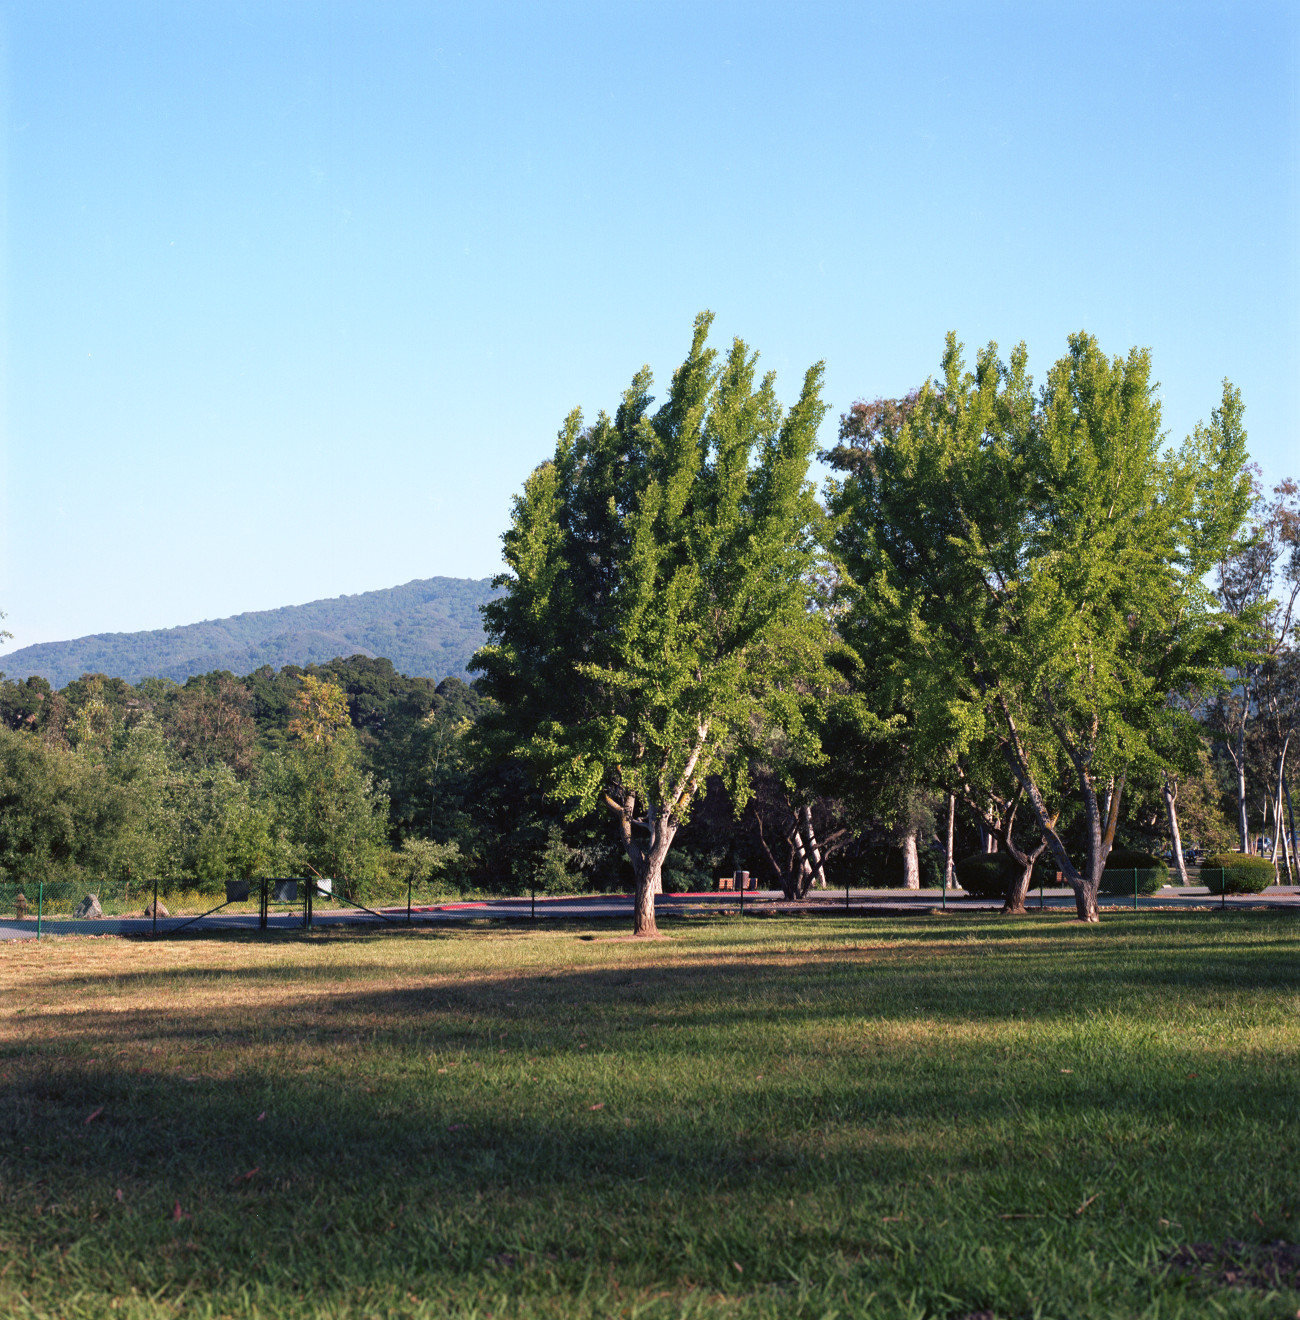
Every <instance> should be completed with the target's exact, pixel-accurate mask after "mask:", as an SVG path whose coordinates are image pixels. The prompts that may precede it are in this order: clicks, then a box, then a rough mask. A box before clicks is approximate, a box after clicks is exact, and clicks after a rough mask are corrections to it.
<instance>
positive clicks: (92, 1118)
mask: <svg viewBox="0 0 1300 1320" xmlns="http://www.w3.org/2000/svg"><path fill="white" fill-rule="evenodd" d="M103 1112H104V1106H103V1105H100V1107H99V1108H98V1109H92V1110H91V1111H90V1113H88V1114H87V1115H86V1120H85V1121H86V1123H93V1122H94V1121H95V1120H96V1119H97V1118H98V1117H99V1116H100V1114H102V1113H103Z"/></svg>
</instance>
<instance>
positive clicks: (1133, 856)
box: [1101, 848, 1169, 895]
mask: <svg viewBox="0 0 1300 1320" xmlns="http://www.w3.org/2000/svg"><path fill="white" fill-rule="evenodd" d="M1134 871H1136V872H1137V891H1138V893H1139V894H1155V893H1158V892H1159V891H1160V889H1161V888H1163V886H1165V885H1167V884H1168V883H1169V867H1168V866H1167V865H1166V864H1165V862H1164V861H1163V860H1162V859H1161V858H1159V857H1157V856H1155V854H1154V853H1148V852H1140V851H1139V850H1138V849H1136V848H1112V849H1111V850H1110V856H1109V857H1107V858H1106V869H1105V870H1104V871H1103V872H1102V873H1101V892H1102V893H1103V894H1112V895H1114V894H1132V892H1133V872H1134Z"/></svg>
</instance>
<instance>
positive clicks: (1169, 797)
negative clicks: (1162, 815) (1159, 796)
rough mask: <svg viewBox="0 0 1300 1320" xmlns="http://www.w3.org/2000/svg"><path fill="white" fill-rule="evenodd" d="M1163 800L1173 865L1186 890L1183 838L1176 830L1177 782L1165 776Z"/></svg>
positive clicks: (1177, 829)
mask: <svg viewBox="0 0 1300 1320" xmlns="http://www.w3.org/2000/svg"><path fill="white" fill-rule="evenodd" d="M1162 792H1163V794H1164V799H1165V811H1166V812H1168V814H1169V840H1170V842H1171V843H1172V844H1173V849H1174V863H1175V865H1176V866H1177V867H1178V881H1179V883H1180V884H1181V885H1182V886H1183V887H1184V888H1186V886H1187V885H1188V883H1189V882H1188V879H1187V862H1186V860H1185V859H1184V857H1183V836H1182V833H1181V831H1180V830H1179V828H1178V805H1177V803H1178V780H1176V779H1171V778H1170V777H1169V776H1168V775H1166V776H1165V782H1164V787H1163V789H1162Z"/></svg>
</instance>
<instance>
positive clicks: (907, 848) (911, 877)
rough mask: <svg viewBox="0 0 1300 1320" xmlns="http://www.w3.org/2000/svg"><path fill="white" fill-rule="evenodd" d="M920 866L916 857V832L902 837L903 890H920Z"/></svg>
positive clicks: (908, 832)
mask: <svg viewBox="0 0 1300 1320" xmlns="http://www.w3.org/2000/svg"><path fill="white" fill-rule="evenodd" d="M920 887H921V864H920V862H919V860H918V859H917V856H916V831H915V830H908V831H907V833H906V834H905V835H903V888H904V889H920Z"/></svg>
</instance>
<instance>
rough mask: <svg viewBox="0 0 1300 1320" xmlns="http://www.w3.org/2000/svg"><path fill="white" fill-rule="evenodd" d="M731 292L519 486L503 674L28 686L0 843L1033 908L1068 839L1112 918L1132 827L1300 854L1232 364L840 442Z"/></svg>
mask: <svg viewBox="0 0 1300 1320" xmlns="http://www.w3.org/2000/svg"><path fill="white" fill-rule="evenodd" d="M709 320H710V319H709V317H708V316H702V317H700V318H699V319H698V320H697V323H696V327H695V333H694V337H693V340H692V344H691V349H690V352H689V354H688V356H687V358H686V360H685V361H684V362H683V364H682V366H681V367H679V368H678V370H677V372H676V373H674V376H673V379H672V382H671V384H670V387H669V389H668V392H667V395H666V397H665V399H664V401H663V403H662V404H661V405H660V406H659V407H658V408H654V407H652V404H653V399H652V397H651V393H650V390H651V384H652V382H651V379H650V375H649V372H648V370H643V371H642V372H640V373H638V374H637V376H636V377H635V378H634V379H633V382H632V384H631V386H630V387H629V389H628V391H627V392H626V393H625V394H624V396H623V398H622V400H621V401H620V403H619V405H618V407H617V408H616V409H615V411H614V412H613V414H612V415H611V414H606V413H600V414H598V416H597V417H596V419H595V420H594V421H592V422H590V423H588V422H586V421H585V420H584V419H583V417H582V415H581V414H580V413H577V412H575V413H573V414H572V415H570V417H569V418H568V419H567V420H566V421H565V423H564V426H563V427H562V429H561V431H560V434H559V437H558V440H557V444H556V448H555V451H554V454H553V456H552V457H551V459H549V460H548V461H547V462H544V463H543V464H541V466H539V467H538V468H537V469H536V471H535V472H534V473H533V474H532V476H531V477H530V478H529V479H528V481H527V483H526V484H525V487H524V489H523V491H522V492H521V494H520V495H519V496H518V498H517V499H516V501H515V506H514V509H513V513H512V517H511V524H510V527H509V528H508V530H507V531H506V533H505V535H504V538H503V539H504V546H505V560H506V565H507V571H506V572H505V573H504V574H502V575H501V577H499V578H498V579H497V581H496V583H495V585H496V587H497V588H498V592H499V594H498V595H497V596H496V598H495V599H494V600H492V601H490V602H489V603H488V604H487V605H486V606H485V607H484V609H483V613H484V618H485V624H486V632H487V644H486V645H485V646H484V648H483V649H482V650H481V651H480V652H479V653H478V655H477V656H476V657H475V660H474V662H473V670H474V672H475V673H476V674H477V677H476V678H475V679H474V681H473V682H472V683H470V684H467V683H465V682H463V681H461V680H460V679H457V678H447V679H444V680H443V681H442V682H440V683H437V684H435V683H434V682H433V681H432V680H429V679H423V678H411V677H407V676H404V675H402V674H400V673H398V672H397V671H396V670H395V669H394V667H393V665H392V664H391V663H390V662H389V661H387V660H382V659H381V660H374V659H369V658H367V657H363V656H353V657H351V658H350V659H336V660H333V661H331V662H329V663H328V664H322V665H308V666H306V667H305V668H300V667H297V666H293V665H288V666H285V667H284V668H281V669H279V670H274V669H272V668H271V667H269V666H266V667H263V668H261V669H258V670H256V671H254V672H253V673H251V674H248V675H246V676H242V677H240V676H236V675H234V674H232V673H229V672H224V671H222V672H215V673H210V674H205V675H201V676H197V677H194V678H191V679H189V680H188V681H187V682H185V683H184V684H178V683H175V682H172V681H170V680H166V679H157V678H150V679H145V680H143V681H142V682H139V683H136V684H129V683H127V682H125V681H123V680H122V679H119V678H113V677H110V676H106V675H102V674H100V675H86V676H84V677H82V678H80V679H78V680H76V681H75V682H72V683H69V684H67V685H66V686H64V687H62V688H60V689H57V690H56V689H54V688H52V687H51V686H50V684H48V683H46V682H45V681H44V680H42V679H39V678H29V679H25V680H13V679H5V680H3V681H2V682H0V871H2V872H3V873H4V874H5V875H6V876H7V877H10V878H14V879H18V880H20V881H22V882H24V883H33V882H35V881H36V880H37V879H40V878H46V879H55V878H68V879H77V880H84V881H85V882H86V883H87V884H88V885H89V884H90V883H92V882H93V881H94V880H95V879H96V878H98V877H106V878H114V879H117V880H121V881H124V882H129V883H137V882H138V883H140V884H142V885H143V884H145V883H147V882H151V881H152V880H153V878H155V877H157V878H159V879H160V880H162V881H163V882H165V883H170V884H195V885H206V884H211V885H217V884H219V882H220V881H221V880H223V879H226V878H235V877H244V876H256V875H265V874H309V873H315V874H318V875H322V876H330V877H334V878H336V879H338V880H341V881H342V882H343V884H344V885H345V887H347V888H349V889H350V890H351V892H352V893H353V894H354V895H357V896H362V897H364V894H365V893H366V892H367V890H368V889H369V890H373V891H375V892H378V889H379V888H380V887H382V886H383V885H385V884H392V883H394V882H402V881H403V880H404V879H405V878H418V879H419V880H420V881H421V882H425V881H432V880H435V879H436V880H438V881H439V882H440V883H442V884H444V885H446V886H448V887H461V888H469V887H473V888H477V889H485V890H509V891H519V890H520V889H522V888H527V887H528V886H530V885H534V884H535V885H536V886H537V887H538V888H539V889H540V890H542V891H544V892H566V891H574V890H579V889H594V890H609V889H631V890H633V892H634V893H635V894H636V895H637V904H636V914H637V915H636V929H637V930H638V931H640V932H642V933H651V932H652V931H653V929H654V901H653V900H654V895H655V894H656V893H658V892H662V891H664V890H682V889H694V888H711V887H713V885H714V883H715V880H716V877H717V876H718V875H719V874H722V873H729V872H731V871H734V870H742V869H743V870H749V871H751V872H754V873H756V874H757V875H759V876H760V877H763V878H764V880H765V881H766V882H768V883H775V884H777V885H779V886H780V887H781V888H782V889H783V890H784V891H785V892H786V893H787V894H788V895H789V896H790V897H791V898H798V897H801V896H803V895H805V894H807V893H808V892H809V890H810V889H811V888H813V887H814V886H819V885H832V886H833V885H843V884H850V883H851V884H854V885H873V886H874V885H889V884H898V885H913V886H915V885H920V884H942V883H945V882H948V881H950V880H951V879H952V875H953V868H954V865H955V863H956V861H957V860H958V859H960V858H962V857H964V856H966V855H968V854H974V853H980V854H984V855H986V856H997V857H998V858H999V859H1000V863H1001V864H1003V869H1004V871H1005V876H1006V883H1005V904H1004V906H1005V910H1007V911H1017V910H1021V909H1022V908H1023V904H1024V897H1025V892H1026V890H1027V888H1028V886H1029V884H1030V883H1031V880H1032V877H1033V875H1034V874H1035V868H1037V869H1038V871H1039V872H1041V871H1042V870H1043V869H1044V868H1048V869H1049V870H1050V871H1051V872H1053V873H1059V874H1061V875H1062V876H1063V877H1064V878H1065V880H1066V881H1067V882H1068V883H1069V884H1070V885H1071V886H1072V887H1073V889H1074V891H1075V894H1076V900H1077V905H1078V911H1079V915H1080V917H1081V918H1082V919H1085V920H1092V919H1095V917H1096V913H1097V894H1098V891H1099V887H1100V885H1101V882H1102V876H1103V873H1104V871H1105V868H1106V864H1107V861H1108V859H1109V857H1110V856H1111V854H1112V850H1114V849H1116V848H1126V849H1130V850H1132V849H1138V850H1143V851H1153V852H1158V853H1165V854H1166V855H1168V856H1169V857H1170V860H1171V863H1172V864H1173V865H1174V867H1175V868H1177V869H1179V870H1181V869H1182V866H1183V856H1184V851H1185V850H1193V849H1198V848H1199V849H1202V850H1206V851H1213V850H1218V849H1221V848H1224V847H1229V846H1235V847H1236V848H1238V849H1240V850H1242V851H1246V852H1250V851H1256V850H1258V849H1259V848H1260V847H1261V846H1264V845H1266V848H1267V851H1268V853H1269V855H1270V856H1271V857H1273V859H1274V860H1275V861H1276V863H1277V864H1278V866H1279V867H1281V868H1283V869H1284V870H1285V871H1286V872H1288V873H1293V867H1294V859H1293V858H1292V856H1291V855H1290V851H1289V847H1290V845H1289V842H1288V836H1289V837H1290V839H1291V840H1293V839H1294V820H1293V815H1292V801H1291V799H1292V790H1293V779H1294V764H1295V758H1294V756H1293V755H1291V754H1290V753H1291V743H1292V740H1293V734H1294V733H1295V730H1296V726H1297V722H1300V662H1298V661H1297V651H1296V648H1295V645H1294V642H1295V626H1296V621H1295V605H1296V602H1297V597H1298V596H1300V492H1298V490H1297V486H1296V484H1295V483H1294V482H1290V481H1287V482H1282V483H1280V484H1279V485H1278V486H1276V487H1275V488H1274V489H1273V490H1271V491H1266V490H1264V489H1263V488H1262V487H1261V484H1260V481H1259V477H1258V473H1257V472H1256V471H1255V470H1254V469H1253V468H1252V467H1251V466H1250V463H1249V459H1248V455H1247V451H1246V433H1245V429H1244V425H1243V411H1244V410H1243V404H1242V401H1241V398H1240V395H1239V394H1238V392H1237V391H1236V390H1235V389H1234V388H1233V387H1232V386H1231V385H1230V384H1228V383H1226V382H1225V383H1224V387H1223V392H1222V397H1221V400H1220V403H1219V406H1218V407H1216V408H1215V409H1214V411H1213V412H1212V414H1211V417H1210V421H1209V422H1208V423H1207V424H1205V425H1201V426H1198V427H1197V428H1196V430H1195V431H1194V433H1193V434H1192V435H1190V436H1188V437H1187V438H1186V440H1185V441H1184V442H1183V443H1182V444H1181V445H1180V446H1178V447H1170V446H1169V445H1168V443H1167V437H1166V436H1165V434H1164V432H1163V430H1162V429H1161V425H1160V408H1159V403H1158V400H1157V399H1156V397H1155V392H1154V385H1153V383H1152V381H1151V377H1150V360H1149V356H1148V355H1147V354H1146V353H1145V352H1141V351H1138V350H1134V351H1133V352H1131V353H1130V354H1128V356H1127V357H1125V358H1108V357H1106V356H1105V355H1104V354H1103V353H1102V352H1101V350H1100V348H1099V346H1098V345H1097V344H1096V342H1095V341H1094V340H1092V339H1091V338H1090V337H1089V336H1087V335H1082V334H1081V335H1076V336H1073V337H1072V338H1071V339H1070V342H1069V346H1068V352H1067V353H1066V355H1065V356H1064V357H1062V358H1061V359H1060V360H1059V361H1058V362H1057V363H1055V364H1054V366H1053V367H1052V369H1051V370H1050V371H1049V372H1048V374H1047V377H1046V379H1045V381H1044V383H1043V385H1042V386H1041V387H1039V388H1038V389H1035V388H1034V386H1033V383H1032V381H1031V380H1030V379H1029V377H1028V375H1027V372H1026V355H1025V351H1024V348H1023V346H1021V347H1020V348H1018V349H1017V350H1016V351H1015V352H1014V353H1013V354H1012V355H1011V357H1010V359H1009V360H1003V359H1001V358H1000V357H999V356H998V354H997V350H996V347H995V346H993V345H990V346H989V347H988V348H986V349H984V350H981V351H980V352H979V353H978V354H977V355H976V358H975V361H974V363H973V364H967V363H966V361H965V360H964V359H963V356H962V353H961V349H960V346H959V345H958V344H957V343H956V342H955V340H953V339H952V338H951V337H950V339H949V341H948V344H947V347H946V350H945V352H944V355H943V358H942V361H941V364H940V371H939V373H938V374H937V375H936V376H935V377H934V378H932V379H930V380H928V381H927V382H926V383H925V384H924V385H923V386H921V387H920V388H918V389H917V390H915V391H912V392H910V393H908V394H907V395H905V396H902V397H900V398H896V399H877V400H874V401H864V402H860V403H857V404H854V405H853V407H851V408H850V409H849V410H848V411H847V412H846V413H845V414H844V415H843V417H842V418H841V420H840V428H839V438H838V443H837V444H836V445H835V446H833V447H832V448H831V449H830V450H829V451H826V452H823V453H822V454H821V457H822V458H823V459H824V460H825V461H826V462H827V463H828V465H829V467H830V469H831V471H832V473H833V475H832V478H831V479H830V480H829V481H828V483H827V486H826V489H825V491H824V492H823V493H822V498H820V499H819V498H818V493H817V492H816V490H815V489H814V487H813V485H812V484H811V482H810V479H809V469H810V464H811V462H812V460H813V458H814V457H816V456H817V454H818V451H817V448H816V435H817V430H818V426H819V424H820V422H821V420H822V418H823V415H824V412H825V405H824V404H823V403H822V401H821V398H820V389H821V368H820V366H815V367H813V368H811V369H810V370H809V371H808V372H807V374H806V375H805V378H804V381H803V385H802V388H801V391H800V394H799V397H798V399H797V400H796V401H795V403H794V404H793V405H792V406H791V407H789V408H788V409H786V408H784V407H783V406H782V405H781V404H780V403H779V402H778V401H777V398H776V395H775V382H774V379H773V377H772V376H771V375H770V374H769V375H765V376H760V375H759V374H758V371H757V361H756V357H757V355H756V354H753V353H752V352H751V351H750V350H749V349H748V348H747V347H746V346H745V345H744V344H743V343H741V342H740V341H736V342H735V343H733V345H732V346H731V348H730V349H729V351H727V352H726V353H725V354H721V355H719V354H718V353H716V352H715V351H714V350H713V349H711V348H710V347H709V346H708V343H707V336H708V330H709Z"/></svg>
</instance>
